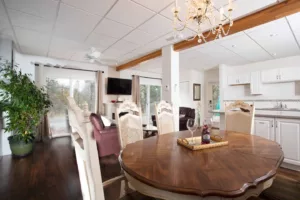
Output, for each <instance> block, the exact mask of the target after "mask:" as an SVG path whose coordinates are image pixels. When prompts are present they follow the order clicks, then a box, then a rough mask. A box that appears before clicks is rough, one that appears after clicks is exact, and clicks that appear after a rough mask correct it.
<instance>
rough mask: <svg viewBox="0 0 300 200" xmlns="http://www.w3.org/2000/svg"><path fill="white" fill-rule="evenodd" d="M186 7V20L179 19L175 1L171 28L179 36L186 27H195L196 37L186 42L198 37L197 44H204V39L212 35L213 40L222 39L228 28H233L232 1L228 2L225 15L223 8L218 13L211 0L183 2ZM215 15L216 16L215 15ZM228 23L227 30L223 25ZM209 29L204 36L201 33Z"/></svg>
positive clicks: (227, 32) (186, 0)
mask: <svg viewBox="0 0 300 200" xmlns="http://www.w3.org/2000/svg"><path fill="white" fill-rule="evenodd" d="M185 4H186V6H187V16H186V18H184V19H182V18H180V16H179V15H180V14H181V11H180V7H179V6H178V3H177V0H176V1H175V7H174V8H173V9H172V12H173V15H174V21H173V28H174V30H175V31H176V32H179V33H180V35H182V34H181V32H182V31H183V30H185V29H186V28H187V27H195V29H196V30H194V31H196V35H195V36H194V37H192V38H189V39H188V40H194V39H195V38H196V37H198V43H201V42H203V41H204V42H206V39H207V38H208V37H210V36H211V35H214V37H215V38H214V39H218V38H222V37H223V36H226V35H228V34H229V31H230V28H231V27H232V26H233V20H232V11H233V7H232V0H228V9H227V12H226V13H225V11H224V8H223V7H222V8H220V9H219V12H217V11H218V10H217V9H216V8H215V7H214V3H213V0H185ZM216 13H217V14H216ZM227 23H229V26H228V28H227V30H225V29H224V24H227ZM207 28H208V29H209V30H208V31H207V33H206V34H205V35H204V34H203V32H204V31H205V30H206V29H207Z"/></svg>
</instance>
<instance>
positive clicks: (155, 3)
mask: <svg viewBox="0 0 300 200" xmlns="http://www.w3.org/2000/svg"><path fill="white" fill-rule="evenodd" d="M133 1H135V2H137V3H139V4H141V5H143V6H145V7H147V8H149V9H151V10H153V11H155V12H158V11H161V9H163V8H164V7H166V6H167V5H169V4H170V3H172V2H174V0H151V1H149V0H133Z"/></svg>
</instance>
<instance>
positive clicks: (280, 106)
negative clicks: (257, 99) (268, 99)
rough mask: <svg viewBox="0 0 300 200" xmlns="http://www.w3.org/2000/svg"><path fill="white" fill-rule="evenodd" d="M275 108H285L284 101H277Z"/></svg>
mask: <svg viewBox="0 0 300 200" xmlns="http://www.w3.org/2000/svg"><path fill="white" fill-rule="evenodd" d="M275 108H283V105H282V102H279V101H277V103H276V106H275Z"/></svg>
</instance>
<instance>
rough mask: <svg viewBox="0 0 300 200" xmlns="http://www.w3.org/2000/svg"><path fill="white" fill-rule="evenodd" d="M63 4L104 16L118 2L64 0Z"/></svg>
mask: <svg viewBox="0 0 300 200" xmlns="http://www.w3.org/2000/svg"><path fill="white" fill-rule="evenodd" d="M62 2H63V3H66V4H69V5H72V6H74V7H77V8H79V9H82V10H85V11H87V12H90V13H93V14H97V15H100V16H104V15H105V14H106V12H107V11H108V10H109V9H110V8H111V7H112V6H113V4H114V3H115V2H116V0H84V1H83V0H62Z"/></svg>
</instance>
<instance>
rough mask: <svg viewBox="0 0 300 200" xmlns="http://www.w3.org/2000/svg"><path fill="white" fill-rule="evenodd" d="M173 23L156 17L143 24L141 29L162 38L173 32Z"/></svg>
mask: <svg viewBox="0 0 300 200" xmlns="http://www.w3.org/2000/svg"><path fill="white" fill-rule="evenodd" d="M172 24H173V23H172V21H171V20H169V19H167V18H165V17H163V16H161V15H155V16H154V17H153V18H151V19H150V20H149V21H147V22H145V23H144V24H142V25H141V26H140V27H139V29H140V30H142V31H145V32H147V33H150V34H152V35H156V36H161V35H163V34H166V33H169V32H170V31H172V30H173V28H172Z"/></svg>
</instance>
